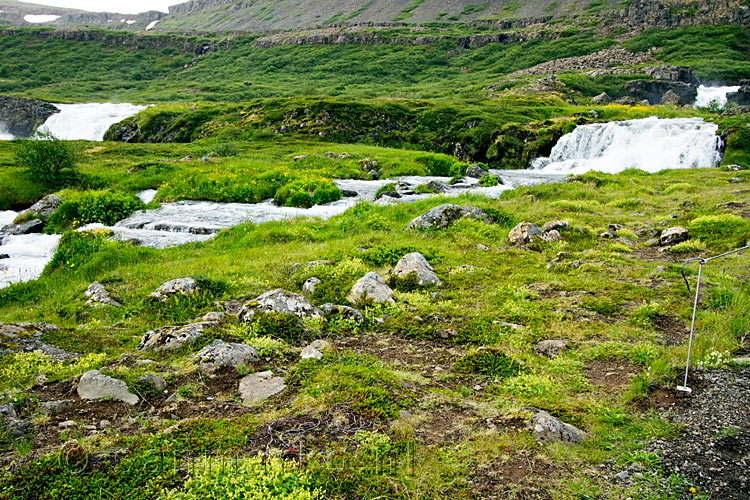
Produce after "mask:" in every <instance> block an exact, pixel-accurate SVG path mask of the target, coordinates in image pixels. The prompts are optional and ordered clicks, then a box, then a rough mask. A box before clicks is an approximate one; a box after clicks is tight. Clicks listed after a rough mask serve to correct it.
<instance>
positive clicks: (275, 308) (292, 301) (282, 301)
mask: <svg viewBox="0 0 750 500" xmlns="http://www.w3.org/2000/svg"><path fill="white" fill-rule="evenodd" d="M257 312H261V313H266V312H275V313H281V314H291V315H292V316H297V317H298V318H300V319H302V318H323V317H324V315H323V312H322V311H321V310H320V309H318V308H317V307H315V306H314V305H313V304H312V302H310V301H309V300H308V299H307V297H305V296H304V295H300V294H298V293H292V292H286V291H284V290H282V289H281V288H277V289H275V290H271V291H270V292H266V293H264V294H262V295H259V296H258V297H256V298H255V299H254V300H251V301H250V302H248V303H246V304H245V305H244V306H243V307H242V310H240V312H239V314H238V315H237V317H238V318H239V319H240V320H241V321H249V320H250V318H252V317H253V315H254V314H255V313H257Z"/></svg>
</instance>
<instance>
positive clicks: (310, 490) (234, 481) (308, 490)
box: [165, 454, 323, 500]
mask: <svg viewBox="0 0 750 500" xmlns="http://www.w3.org/2000/svg"><path fill="white" fill-rule="evenodd" d="M192 471H193V472H192V474H191V476H190V477H189V478H188V479H187V480H186V481H185V484H184V485H183V487H182V488H180V489H173V490H169V491H167V492H166V495H165V498H166V499H167V500H204V499H205V500H208V499H222V500H315V499H319V498H323V495H322V492H321V491H320V490H319V489H317V488H314V487H313V486H312V484H311V482H310V480H309V478H308V476H307V474H306V473H305V472H303V471H300V470H299V468H298V466H297V464H296V463H295V462H290V461H286V460H282V459H281V458H279V457H275V456H271V457H269V458H265V459H264V458H263V456H262V455H261V454H259V455H258V456H256V457H242V458H233V459H227V458H222V457H204V458H202V459H201V460H200V461H199V462H198V463H197V464H194V466H193V467H192Z"/></svg>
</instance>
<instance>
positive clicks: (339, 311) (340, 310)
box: [320, 303, 365, 323]
mask: <svg viewBox="0 0 750 500" xmlns="http://www.w3.org/2000/svg"><path fill="white" fill-rule="evenodd" d="M320 309H321V310H322V311H323V312H324V313H325V315H326V316H327V317H329V318H330V317H332V316H341V317H342V318H344V319H348V320H351V321H354V322H356V323H364V322H365V317H364V315H363V314H362V313H361V312H359V311H357V310H356V309H354V308H353V307H349V306H341V305H335V304H330V303H329V304H323V305H322V306H320Z"/></svg>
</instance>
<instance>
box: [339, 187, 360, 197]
mask: <svg viewBox="0 0 750 500" xmlns="http://www.w3.org/2000/svg"><path fill="white" fill-rule="evenodd" d="M341 196H343V197H344V198H356V197H357V196H359V193H358V192H356V191H354V190H351V189H342V190H341Z"/></svg>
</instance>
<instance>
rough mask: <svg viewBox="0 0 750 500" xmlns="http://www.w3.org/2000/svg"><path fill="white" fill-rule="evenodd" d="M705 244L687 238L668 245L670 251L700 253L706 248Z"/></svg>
mask: <svg viewBox="0 0 750 500" xmlns="http://www.w3.org/2000/svg"><path fill="white" fill-rule="evenodd" d="M706 248H707V247H706V244H705V243H703V242H702V241H701V240H698V239H695V240H687V241H683V242H682V243H678V244H676V245H674V246H671V247H669V252H670V253H679V254H683V253H700V252H704V251H705V250H706Z"/></svg>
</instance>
